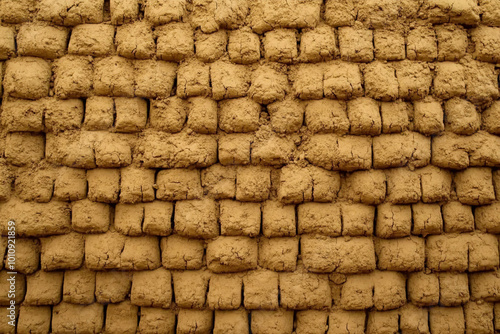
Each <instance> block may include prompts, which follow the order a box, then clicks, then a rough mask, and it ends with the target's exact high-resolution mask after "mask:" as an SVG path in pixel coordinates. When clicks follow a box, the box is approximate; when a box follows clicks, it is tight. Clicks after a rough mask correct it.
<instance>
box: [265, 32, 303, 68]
mask: <svg viewBox="0 0 500 334" xmlns="http://www.w3.org/2000/svg"><path fill="white" fill-rule="evenodd" d="M295 34H296V32H295V31H294V30H291V29H275V30H271V31H268V32H267V33H266V34H265V37H264V39H263V41H262V43H263V45H264V55H265V58H266V59H267V60H269V61H276V62H280V63H291V62H292V61H293V60H294V59H296V58H297V55H298V54H297V40H296V36H295Z"/></svg>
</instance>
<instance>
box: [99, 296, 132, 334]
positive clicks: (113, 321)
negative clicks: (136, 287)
mask: <svg viewBox="0 0 500 334" xmlns="http://www.w3.org/2000/svg"><path fill="white" fill-rule="evenodd" d="M138 311H139V309H138V307H137V306H134V305H131V304H130V301H124V302H121V303H119V304H110V305H108V307H107V308H106V320H105V324H106V326H105V330H106V331H107V332H110V333H113V332H120V333H135V332H136V329H137V321H138V319H137V313H138Z"/></svg>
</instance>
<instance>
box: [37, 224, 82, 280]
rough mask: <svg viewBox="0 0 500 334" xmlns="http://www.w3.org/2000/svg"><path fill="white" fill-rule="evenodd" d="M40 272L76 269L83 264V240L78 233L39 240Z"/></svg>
mask: <svg viewBox="0 0 500 334" xmlns="http://www.w3.org/2000/svg"><path fill="white" fill-rule="evenodd" d="M40 241H41V243H42V253H41V261H40V262H41V267H42V270H45V271H52V270H58V269H64V270H67V269H78V268H80V266H81V265H82V263H83V254H84V247H85V246H84V245H85V239H84V237H83V235H81V234H79V233H69V234H63V235H57V236H52V237H47V238H41V239H40Z"/></svg>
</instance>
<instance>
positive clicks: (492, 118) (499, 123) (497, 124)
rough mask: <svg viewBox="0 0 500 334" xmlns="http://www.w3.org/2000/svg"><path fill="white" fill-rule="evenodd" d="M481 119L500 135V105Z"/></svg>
mask: <svg viewBox="0 0 500 334" xmlns="http://www.w3.org/2000/svg"><path fill="white" fill-rule="evenodd" d="M4 112H5V109H4ZM481 117H482V126H483V128H484V130H486V131H488V132H489V133H492V134H495V135H498V134H500V103H498V102H496V101H495V102H493V104H492V105H491V106H490V107H489V108H487V109H486V110H485V111H483V113H482V114H481Z"/></svg>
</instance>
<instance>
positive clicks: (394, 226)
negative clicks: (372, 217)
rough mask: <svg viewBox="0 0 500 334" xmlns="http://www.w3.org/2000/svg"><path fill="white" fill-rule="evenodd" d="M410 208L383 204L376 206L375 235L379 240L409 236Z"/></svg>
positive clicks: (410, 223)
mask: <svg viewBox="0 0 500 334" xmlns="http://www.w3.org/2000/svg"><path fill="white" fill-rule="evenodd" d="M411 226H412V219H411V207H410V206H409V205H392V204H391V203H383V204H380V205H379V206H377V225H376V231H375V233H376V235H377V237H380V238H400V237H406V236H409V235H410V232H411Z"/></svg>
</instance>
